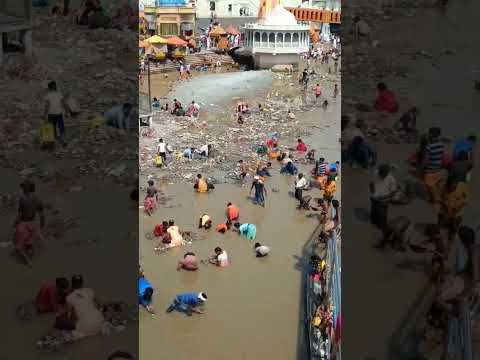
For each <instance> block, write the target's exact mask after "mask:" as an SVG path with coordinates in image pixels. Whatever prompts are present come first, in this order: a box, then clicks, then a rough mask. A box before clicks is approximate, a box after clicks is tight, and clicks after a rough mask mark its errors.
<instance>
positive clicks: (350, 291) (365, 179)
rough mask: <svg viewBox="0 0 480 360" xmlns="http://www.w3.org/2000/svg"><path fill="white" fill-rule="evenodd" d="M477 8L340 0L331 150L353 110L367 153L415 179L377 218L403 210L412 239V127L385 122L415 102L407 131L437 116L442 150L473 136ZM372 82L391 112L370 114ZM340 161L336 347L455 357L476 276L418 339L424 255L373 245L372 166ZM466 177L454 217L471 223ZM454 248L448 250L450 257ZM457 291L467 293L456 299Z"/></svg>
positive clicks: (466, 329) (423, 210) (424, 298)
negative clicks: (362, 26) (360, 23)
mask: <svg viewBox="0 0 480 360" xmlns="http://www.w3.org/2000/svg"><path fill="white" fill-rule="evenodd" d="M479 13H480V4H479V3H478V2H476V1H455V0H449V1H440V2H438V3H435V1H433V0H418V1H412V0H405V1H401V0H395V1H388V0H386V1H382V0H380V1H367V0H348V1H343V2H342V115H343V116H344V118H343V124H342V125H343V126H344V125H346V123H347V121H346V117H348V118H349V119H350V124H349V127H350V130H349V131H347V132H343V133H342V140H343V141H344V143H345V144H344V146H343V150H346V149H347V147H348V143H350V141H351V136H352V132H351V128H353V127H354V126H355V123H356V122H357V120H361V121H362V123H363V127H362V131H363V132H364V134H365V135H366V137H365V139H366V142H367V143H368V144H369V145H370V147H371V148H372V149H373V150H374V151H375V152H376V153H377V157H378V161H377V165H378V164H383V163H386V164H391V165H395V169H394V170H393V175H394V176H395V178H396V179H397V181H399V182H401V183H402V184H406V183H409V184H411V185H412V186H413V189H414V190H415V191H416V195H414V197H413V199H412V200H411V201H410V203H409V204H408V205H391V206H390V207H389V216H388V220H389V221H391V220H392V219H394V218H396V217H399V216H406V217H408V218H409V219H410V221H411V222H412V225H413V226H414V235H413V236H414V237H415V238H416V240H417V241H421V240H423V239H425V236H424V230H425V227H426V225H427V224H435V223H436V222H437V216H436V213H435V212H434V210H433V207H432V206H431V204H429V203H428V202H427V201H425V200H424V199H423V194H424V187H423V184H422V183H421V182H420V181H418V179H416V178H415V177H414V176H413V175H412V174H411V173H410V170H411V169H410V167H409V166H408V164H407V160H408V158H409V157H410V156H411V155H412V154H413V153H414V152H415V151H416V150H417V148H418V143H419V138H418V136H414V135H412V136H408V135H406V134H404V133H402V132H396V131H393V127H394V124H395V123H396V122H397V121H398V120H399V119H400V117H401V115H402V114H404V113H405V112H406V111H407V110H408V109H410V108H411V107H413V106H416V107H418V108H419V109H420V112H419V113H418V116H417V124H416V127H417V130H418V135H420V134H422V133H425V132H426V131H427V130H428V128H430V127H434V126H438V127H440V128H441V129H442V134H441V141H442V142H443V143H444V144H445V147H446V149H447V153H450V151H451V148H452V147H453V145H454V143H455V141H457V140H459V139H462V138H465V137H467V136H469V135H477V137H478V133H479V125H478V122H477V120H476V119H477V117H478V113H479V107H480V106H479V102H478V100H479V98H480V92H479V91H478V88H477V89H475V82H476V81H478V80H480V73H479V69H480V68H479V59H480V51H479V50H478V43H479V39H480V36H479V33H478V31H477V29H476V25H475V24H476V22H477V18H478V16H477V15H478V14H479ZM356 16H358V19H357V20H364V21H365V22H366V23H367V24H368V27H369V29H370V36H364V37H361V36H360V38H358V39H355V37H354V32H355V25H354V19H355V17H356ZM379 82H383V83H385V84H386V85H387V87H388V89H389V90H391V91H392V92H393V93H394V95H395V98H396V101H397V102H398V105H399V111H398V112H397V113H395V114H391V115H388V116H380V115H379V114H378V112H377V111H375V110H374V109H372V107H373V105H374V101H375V98H376V96H377V94H376V86H377V83H379ZM343 126H342V127H343ZM477 148H478V146H477ZM477 152H478V150H476V151H475V153H477ZM342 171H343V174H342V200H343V203H342V204H343V206H342V208H343V218H342V223H343V224H342V225H343V226H342V228H343V248H342V287H343V289H342V292H343V300H342V302H343V309H342V312H343V332H342V336H343V338H342V358H343V359H347V360H350V359H377V360H380V359H399V360H400V359H427V358H428V359H440V358H443V357H442V356H445V354H446V351H448V353H449V354H450V355H452V354H454V355H455V356H458V358H459V359H460V358H461V359H471V358H472V357H471V356H472V354H473V356H478V350H479V346H478V343H477V341H478V330H477V325H476V323H477V314H476V310H475V309H474V306H473V301H472V299H471V298H470V297H469V295H470V294H472V293H476V286H475V285H476V283H475V282H473V283H470V282H469V283H468V285H467V286H466V287H465V292H464V295H465V294H466V296H464V295H462V296H460V297H458V299H460V298H461V299H462V300H460V301H457V303H456V305H455V307H454V308H456V310H457V312H456V313H455V312H454V313H450V314H449V315H448V316H447V317H448V321H447V322H448V326H447V329H445V331H440V333H441V335H439V336H438V338H437V341H424V335H425V323H426V320H427V311H428V309H429V308H430V306H431V305H432V302H433V300H434V299H435V286H434V285H433V284H432V282H431V281H430V279H429V272H430V271H431V255H428V254H417V253H414V252H413V251H406V252H397V251H392V250H390V249H386V250H383V251H382V250H378V249H376V248H375V245H376V243H377V238H378V237H379V235H380V234H379V231H378V230H377V229H375V227H374V226H373V225H371V224H370V201H369V182H370V181H372V180H374V178H375V176H374V174H373V172H374V169H373V168H370V169H368V170H365V169H361V168H352V167H351V166H349V164H348V163H347V162H346V161H344V163H343V169H342ZM477 184H478V170H477V168H474V170H473V172H472V176H471V181H470V182H469V183H468V188H469V191H470V194H469V202H468V205H467V207H466V208H465V210H464V212H463V215H462V218H463V221H462V224H463V225H465V226H469V227H471V228H473V229H476V228H477V224H478V216H476V214H478V194H477V193H478V191H477V188H478V186H477ZM455 239H456V240H455V241H454V242H455V243H458V237H456V238H455ZM456 254H458V252H456V250H455V251H454V250H452V255H451V257H450V262H451V263H452V264H454V263H455V258H456V256H455V255H456ZM470 255H471V253H470ZM474 262H475V261H474ZM451 269H452V271H454V270H453V269H455V267H454V266H453V265H452V266H451ZM464 300H465V301H464ZM465 302H466V303H467V304H470V305H471V306H470V307H469V306H467V309H468V310H465V309H466V308H465V307H464V306H463V305H464V303H465ZM459 339H462V341H459ZM447 340H448V343H449V345H447Z"/></svg>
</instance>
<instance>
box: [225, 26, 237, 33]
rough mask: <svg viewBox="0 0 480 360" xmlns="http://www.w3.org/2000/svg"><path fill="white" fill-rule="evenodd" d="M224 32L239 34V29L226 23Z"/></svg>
mask: <svg viewBox="0 0 480 360" xmlns="http://www.w3.org/2000/svg"><path fill="white" fill-rule="evenodd" d="M225 32H226V33H227V34H230V35H240V31H238V30H237V29H236V28H235V26H233V25H228V26H227V28H226V29H225Z"/></svg>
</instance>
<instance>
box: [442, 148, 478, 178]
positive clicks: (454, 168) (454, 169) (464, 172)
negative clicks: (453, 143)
mask: <svg viewBox="0 0 480 360" xmlns="http://www.w3.org/2000/svg"><path fill="white" fill-rule="evenodd" d="M472 169H473V163H472V161H471V160H470V159H469V158H468V153H467V152H466V151H461V152H460V153H459V154H457V156H456V158H455V160H453V162H452V163H451V164H450V166H449V167H448V174H449V177H451V178H453V179H455V180H456V181H458V182H464V183H466V182H468V181H469V179H470V172H471V171H472Z"/></svg>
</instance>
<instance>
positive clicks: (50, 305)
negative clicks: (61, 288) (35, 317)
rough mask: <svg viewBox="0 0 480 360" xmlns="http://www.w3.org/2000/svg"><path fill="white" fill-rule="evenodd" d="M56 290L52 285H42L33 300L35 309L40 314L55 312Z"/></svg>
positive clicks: (56, 307) (56, 305)
mask: <svg viewBox="0 0 480 360" xmlns="http://www.w3.org/2000/svg"><path fill="white" fill-rule="evenodd" d="M58 306H59V304H58V303H57V288H56V286H55V285H54V284H51V283H46V284H44V285H42V287H41V288H40V290H39V291H38V293H37V297H36V298H35V307H36V309H37V311H38V312H39V313H41V314H46V313H52V312H55V311H57V309H58Z"/></svg>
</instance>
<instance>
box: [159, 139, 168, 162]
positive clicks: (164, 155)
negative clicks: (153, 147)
mask: <svg viewBox="0 0 480 360" xmlns="http://www.w3.org/2000/svg"><path fill="white" fill-rule="evenodd" d="M157 154H158V155H160V156H161V157H162V160H163V163H164V164H166V163H167V144H166V143H164V142H163V139H159V140H158V145H157Z"/></svg>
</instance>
